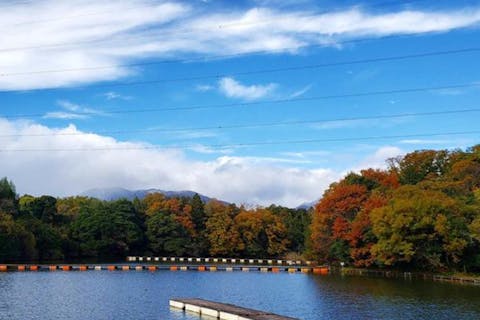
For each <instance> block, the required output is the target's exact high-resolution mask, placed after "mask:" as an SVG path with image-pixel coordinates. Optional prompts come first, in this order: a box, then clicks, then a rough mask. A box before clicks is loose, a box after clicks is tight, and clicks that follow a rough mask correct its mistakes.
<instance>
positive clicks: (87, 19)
mask: <svg viewBox="0 0 480 320" xmlns="http://www.w3.org/2000/svg"><path fill="white" fill-rule="evenodd" d="M267 5H268V4H267ZM272 7H273V5H272ZM215 10H217V11H215ZM88 13H96V14H88ZM102 13H103V14H102ZM75 16H78V17H77V18H68V17H75ZM32 17H35V18H34V20H36V21H37V23H35V22H33V23H29V21H31V20H32ZM0 21H1V26H2V36H1V37H0V48H3V49H1V50H0V66H2V75H0V89H1V90H9V89H10V90H28V89H35V88H54V87H64V86H75V85H82V84H88V83H92V82H98V81H107V80H116V79H119V78H122V77H126V76H128V75H132V74H136V73H139V72H141V68H140V67H139V66H137V67H135V66H130V67H129V66H128V65H129V64H132V61H134V62H135V61H138V60H139V59H145V58H147V57H155V58H171V57H180V58H181V57H192V56H195V55H207V56H208V55H228V54H238V53H240V54H241V53H251V52H258V51H266V52H290V53H295V52H297V51H298V50H299V49H300V48H302V47H305V46H308V45H318V44H323V45H326V46H337V47H338V45H339V41H340V42H341V41H343V40H348V39H354V38H361V37H372V36H379V37H380V36H388V35H397V34H420V33H429V32H447V31H450V30H454V29H459V28H466V27H472V26H477V25H478V24H479V22H480V8H478V7H469V8H465V9H462V10H445V11H431V10H403V11H398V12H368V11H365V10H362V9H360V8H358V7H357V8H351V9H345V10H341V11H335V12H331V13H320V12H317V11H315V10H313V9H312V10H309V9H289V10H281V9H278V8H277V9H271V8H268V7H257V8H250V9H233V10H229V11H225V10H221V9H212V10H209V11H205V10H201V9H196V8H194V7H192V6H191V5H190V4H186V3H185V2H173V1H170V2H160V3H158V2H153V1H147V0H125V1H109V0H98V1H81V0H72V1H68V2H59V1H54V0H44V1H34V2H28V3H23V2H20V3H12V5H9V6H6V7H2V10H1V11H0ZM42 21H43V22H42ZM47 22H48V23H47ZM62 44H63V45H62ZM18 49H21V50H18ZM133 64H134V63H133ZM40 66H41V67H40ZM89 68H90V70H89ZM58 69H66V70H68V71H65V72H52V71H55V70H58Z"/></svg>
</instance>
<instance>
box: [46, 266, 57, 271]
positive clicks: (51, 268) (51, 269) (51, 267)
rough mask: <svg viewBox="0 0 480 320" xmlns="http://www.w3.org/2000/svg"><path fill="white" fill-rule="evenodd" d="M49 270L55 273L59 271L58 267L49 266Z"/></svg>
mask: <svg viewBox="0 0 480 320" xmlns="http://www.w3.org/2000/svg"><path fill="white" fill-rule="evenodd" d="M48 270H50V271H55V270H57V266H49V267H48Z"/></svg>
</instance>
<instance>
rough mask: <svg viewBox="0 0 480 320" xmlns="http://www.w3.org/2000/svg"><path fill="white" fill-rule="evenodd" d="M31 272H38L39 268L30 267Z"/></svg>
mask: <svg viewBox="0 0 480 320" xmlns="http://www.w3.org/2000/svg"><path fill="white" fill-rule="evenodd" d="M30 271H38V266H30Z"/></svg>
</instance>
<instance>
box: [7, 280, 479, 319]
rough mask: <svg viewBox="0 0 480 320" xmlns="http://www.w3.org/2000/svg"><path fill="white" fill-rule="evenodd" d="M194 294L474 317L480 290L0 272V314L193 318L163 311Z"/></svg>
mask: <svg viewBox="0 0 480 320" xmlns="http://www.w3.org/2000/svg"><path fill="white" fill-rule="evenodd" d="M171 297H199V298H204V299H211V300H216V301H222V302H228V303H234V304H238V305H241V306H245V307H251V308H255V309H262V310H268V311H271V312H275V313H279V314H283V315H288V316H292V317H298V318H301V319H341V320H346V319H416V320H418V319H431V320H433V319H480V287H473V286H463V285H453V284H444V283H433V282H429V281H418V280H417V281H409V280H395V279H383V278H361V277H341V276H334V275H330V276H316V275H305V274H287V273H280V274H272V273H257V272H249V273H246V272H233V273H232V272H196V271H189V272H180V271H178V272H170V271H157V272H154V273H152V272H147V271H143V272H135V271H130V272H122V271H115V272H108V271H88V272H61V271H57V272H25V273H20V272H15V273H0V319H2V320H3V319H71V320H77V319H78V320H80V319H199V318H198V317H196V316H192V315H184V314H183V313H182V312H178V311H174V310H170V309H169V307H168V300H169V298H171Z"/></svg>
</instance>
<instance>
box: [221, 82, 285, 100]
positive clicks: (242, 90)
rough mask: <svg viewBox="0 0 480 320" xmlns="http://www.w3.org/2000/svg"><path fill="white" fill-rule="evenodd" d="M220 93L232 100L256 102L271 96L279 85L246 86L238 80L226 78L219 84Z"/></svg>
mask: <svg viewBox="0 0 480 320" xmlns="http://www.w3.org/2000/svg"><path fill="white" fill-rule="evenodd" d="M218 87H219V90H220V92H222V93H223V94H225V95H226V96H227V97H230V98H239V99H244V100H256V99H260V98H263V97H266V96H269V95H270V94H272V93H273V91H274V90H275V89H276V88H277V84H275V83H268V84H255V85H245V84H242V83H240V82H238V81H237V80H235V79H233V78H230V77H225V78H222V79H220V81H219V82H218Z"/></svg>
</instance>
